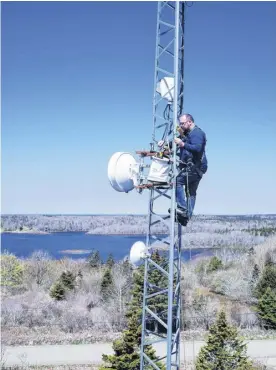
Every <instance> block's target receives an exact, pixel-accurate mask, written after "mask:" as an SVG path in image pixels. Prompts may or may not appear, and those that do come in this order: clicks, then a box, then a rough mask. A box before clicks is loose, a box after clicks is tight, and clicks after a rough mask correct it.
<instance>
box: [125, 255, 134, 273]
mask: <svg viewBox="0 0 276 370" xmlns="http://www.w3.org/2000/svg"><path fill="white" fill-rule="evenodd" d="M123 271H124V274H125V275H126V276H132V273H133V267H132V265H131V263H130V262H129V260H128V258H126V259H125V260H124V261H123Z"/></svg>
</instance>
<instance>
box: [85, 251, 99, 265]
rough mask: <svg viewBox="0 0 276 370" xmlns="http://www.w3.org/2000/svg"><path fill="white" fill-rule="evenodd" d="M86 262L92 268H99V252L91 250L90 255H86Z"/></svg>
mask: <svg viewBox="0 0 276 370" xmlns="http://www.w3.org/2000/svg"><path fill="white" fill-rule="evenodd" d="M87 262H88V264H89V266H90V267H92V268H99V267H100V265H101V257H100V252H99V251H97V250H93V251H92V252H91V253H90V255H89V256H88V257H87Z"/></svg>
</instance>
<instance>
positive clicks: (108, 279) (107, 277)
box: [101, 269, 113, 300]
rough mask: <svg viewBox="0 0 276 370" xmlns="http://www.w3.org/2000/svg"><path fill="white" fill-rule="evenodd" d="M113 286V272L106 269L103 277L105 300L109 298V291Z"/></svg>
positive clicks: (102, 287) (102, 292) (102, 286)
mask: <svg viewBox="0 0 276 370" xmlns="http://www.w3.org/2000/svg"><path fill="white" fill-rule="evenodd" d="M112 284H113V281H112V275H111V271H110V269H106V270H105V273H104V275H103V279H102V282H101V294H102V297H103V298H104V299H105V300H106V299H107V298H108V295H109V291H110V289H111V287H112Z"/></svg>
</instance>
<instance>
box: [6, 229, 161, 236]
mask: <svg viewBox="0 0 276 370" xmlns="http://www.w3.org/2000/svg"><path fill="white" fill-rule="evenodd" d="M68 233H72V234H73V233H76V234H77V233H80V234H85V235H99V236H100V235H102V236H117V235H126V236H132V235H133V236H139V235H141V236H146V235H147V233H146V232H145V233H141V232H139V233H129V232H121V233H114V232H112V233H108V232H103V233H98V232H97V233H93V232H87V231H51V232H47V231H32V230H26V231H19V230H13V231H3V230H1V234H29V235H49V234H68ZM154 234H155V235H168V234H164V233H160V232H159V233H154Z"/></svg>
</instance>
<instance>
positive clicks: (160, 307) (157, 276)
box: [147, 250, 168, 332]
mask: <svg viewBox="0 0 276 370" xmlns="http://www.w3.org/2000/svg"><path fill="white" fill-rule="evenodd" d="M151 258H152V260H153V261H154V262H156V263H158V265H159V266H162V267H163V268H164V269H165V270H166V269H167V267H166V260H165V258H164V257H162V256H160V254H159V252H158V250H156V251H155V252H153V254H152V256H151ZM149 282H150V283H151V284H153V285H155V286H158V287H163V288H164V289H165V288H166V287H167V286H168V278H167V277H166V276H165V275H164V274H162V272H161V271H159V270H158V269H154V270H153V271H152V272H151V274H150V276H149ZM155 292H156V290H155V288H154V287H153V288H151V286H149V288H148V294H152V293H155ZM167 305H168V296H167V294H159V295H156V296H155V297H153V298H150V299H148V307H149V309H150V310H152V311H153V312H154V313H155V314H157V315H158V316H159V317H161V318H162V320H163V321H164V322H165V323H166V321H167ZM153 325H154V327H155V331H158V332H162V331H164V330H165V329H164V327H163V325H161V324H160V323H158V322H157V321H154V323H153ZM147 328H148V329H150V330H153V327H152V325H150V324H148V325H147Z"/></svg>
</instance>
